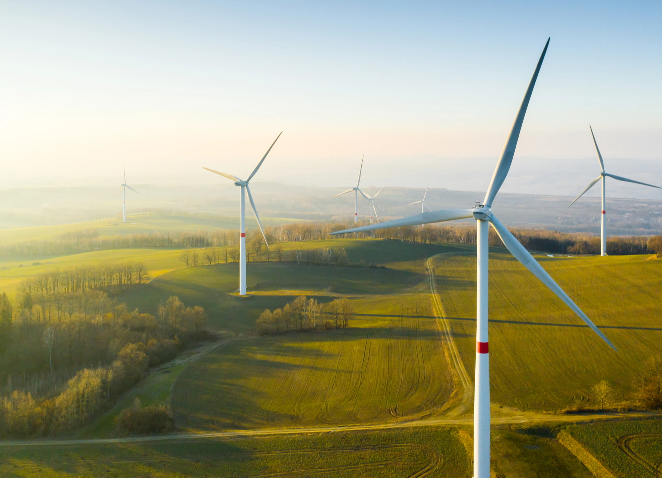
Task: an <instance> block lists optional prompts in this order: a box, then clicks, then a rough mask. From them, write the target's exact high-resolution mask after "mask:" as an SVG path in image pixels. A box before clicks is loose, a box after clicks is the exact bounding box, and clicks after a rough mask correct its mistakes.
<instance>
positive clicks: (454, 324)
mask: <svg viewBox="0 0 662 478" xmlns="http://www.w3.org/2000/svg"><path fill="white" fill-rule="evenodd" d="M152 219H153V218H152ZM168 220H169V219H168ZM135 222H138V221H135ZM153 226H154V227H157V225H156V223H155V224H153ZM162 226H163V227H164V228H166V229H167V228H169V225H168V223H167V221H166V222H164V223H163V224H162ZM108 227H111V226H108ZM112 227H120V226H112ZM122 227H124V226H122ZM128 227H131V226H128ZM150 227H151V226H150ZM159 227H160V226H159ZM181 227H182V228H183V229H181V230H186V229H187V228H186V226H185V225H182V226H181ZM210 227H213V226H210ZM170 229H171V230H177V229H176V228H170ZM189 229H190V228H189ZM61 232H62V231H60V232H59V233H61ZM16 234H17V235H15V236H14V237H20V235H21V234H24V235H25V234H27V232H25V231H24V232H16ZM30 234H32V233H30ZM102 234H105V232H104V233H102ZM109 234H110V233H109ZM5 237H9V236H2V235H1V234H0V240H2V241H4V240H5ZM279 247H280V248H281V249H282V250H284V251H289V250H291V249H318V248H322V247H343V248H345V249H346V250H347V255H348V259H349V261H350V263H351V264H353V265H352V266H343V267H336V266H332V267H329V266H321V265H311V264H300V265H298V264H296V263H293V262H275V260H276V258H277V256H276V254H272V255H271V261H272V262H256V263H249V264H248V289H249V295H248V296H247V297H239V296H237V295H236V294H235V291H236V289H237V282H238V267H237V264H236V263H230V264H218V265H213V266H198V267H188V268H187V267H184V264H183V263H182V262H181V261H180V260H179V255H180V254H181V250H156V249H122V250H112V251H99V252H93V253H86V254H76V255H71V256H65V257H58V258H53V259H47V260H43V261H33V262H39V264H33V263H32V262H30V263H27V262H24V263H21V262H5V263H2V264H0V290H2V291H7V292H9V293H10V294H12V293H14V292H16V290H17V287H18V284H19V283H20V281H21V280H23V279H24V278H26V277H31V276H34V275H36V274H40V273H43V272H47V271H50V270H54V269H66V268H69V267H77V266H86V265H95V264H99V263H103V262H124V261H135V262H142V263H144V264H145V265H146V266H147V268H148V270H149V271H150V276H151V277H150V279H151V280H150V282H149V283H147V284H142V285H137V286H132V287H130V288H127V289H126V290H124V291H122V292H121V293H119V294H118V295H114V299H116V300H117V301H119V302H126V303H127V305H128V306H129V307H130V308H134V307H138V308H140V309H141V310H143V311H148V312H152V313H155V312H156V307H157V306H158V304H159V303H161V302H165V300H166V299H167V298H168V297H169V296H171V295H177V296H179V297H180V299H181V300H182V301H183V302H184V303H185V304H186V305H202V306H203V307H204V308H205V310H207V312H208V315H209V319H210V320H209V327H210V328H212V329H215V330H226V331H230V332H235V333H238V335H237V336H236V339H235V340H232V341H229V342H228V343H226V344H224V345H223V346H221V347H219V348H217V349H215V350H213V351H212V352H210V353H209V354H207V355H204V356H203V357H201V358H199V359H198V360H195V361H191V362H190V363H188V362H186V363H181V362H180V363H174V364H170V365H169V366H168V368H167V369H165V370H163V371H161V372H155V373H153V374H152V375H150V376H149V378H148V379H146V380H145V381H144V382H143V383H141V384H140V385H139V386H138V387H137V388H135V389H134V390H132V391H130V392H129V393H127V394H126V395H125V396H124V397H122V398H121V400H120V401H119V402H118V404H117V405H116V406H115V407H114V408H113V409H112V410H110V411H109V412H108V413H107V414H105V415H103V416H102V417H99V418H98V419H97V420H96V421H94V422H93V423H92V424H90V425H89V426H88V427H87V428H86V429H84V430H82V431H81V432H79V433H78V434H77V436H78V437H80V438H87V437H89V438H91V437H101V436H103V437H107V436H109V435H111V434H112V428H113V419H114V417H115V416H117V414H118V413H119V411H120V410H121V409H123V408H125V407H127V406H129V405H130V404H131V402H132V400H133V399H134V397H140V398H141V400H143V403H144V404H150V403H161V402H166V403H171V405H172V407H173V411H174V414H175V420H176V424H177V425H178V426H179V427H180V429H182V430H189V431H217V430H236V429H239V430H245V433H246V434H247V435H250V434H251V433H253V432H254V431H256V430H261V429H271V430H277V429H288V430H293V429H295V428H298V427H314V426H318V425H319V426H333V427H338V426H343V425H359V426H363V425H366V424H372V425H382V424H383V425H384V426H389V425H402V424H403V423H406V422H407V421H409V420H413V419H416V420H427V419H436V420H439V419H444V420H445V419H456V418H457V419H462V420H468V419H470V412H471V410H470V408H469V409H467V408H463V407H462V406H461V404H462V402H461V398H462V394H463V388H462V387H461V385H460V381H459V377H458V375H457V370H455V369H456V367H453V366H452V365H451V363H452V361H451V349H450V347H449V345H450V344H448V343H446V342H445V340H447V339H446V336H445V335H443V334H442V333H441V329H442V328H443V327H442V325H443V323H442V322H441V321H439V320H437V318H436V317H435V312H434V311H433V309H432V301H431V299H432V296H431V294H430V283H429V277H428V274H427V271H426V262H427V259H428V258H430V257H432V261H431V263H432V265H433V269H434V274H435V283H436V287H437V292H438V294H439V298H440V302H441V307H442V309H443V311H442V312H443V315H444V316H445V320H446V323H447V324H448V325H449V327H450V330H451V331H452V335H453V340H454V342H455V344H456V345H457V348H458V350H459V355H460V357H461V359H462V362H463V364H464V366H465V368H466V370H467V371H468V372H469V375H470V376H472V375H473V364H474V354H475V300H476V289H475V283H476V282H475V281H476V279H475V274H476V269H475V247H474V246H465V245H451V244H442V245H421V244H411V243H403V242H397V241H382V240H370V239H332V240H326V241H311V242H296V243H283V244H279ZM537 259H538V260H539V261H541V262H542V265H543V267H544V268H545V269H546V270H547V271H548V272H549V273H550V275H552V277H553V278H554V279H555V280H556V281H557V282H558V283H559V285H561V287H563V288H564V289H565V290H566V291H567V292H568V294H569V295H570V296H571V298H572V299H573V300H574V301H575V302H576V303H577V304H578V305H579V306H580V307H581V308H582V309H583V310H584V311H585V312H586V313H587V315H588V316H589V317H591V319H592V320H593V321H594V322H595V323H596V324H597V325H598V326H599V327H601V328H602V330H603V331H604V332H605V333H606V334H607V335H608V336H609V338H610V339H611V340H612V341H613V343H614V344H615V345H616V347H617V348H618V349H619V351H618V352H617V353H616V352H613V351H611V350H610V349H609V348H608V347H607V346H606V345H605V344H603V343H602V342H601V341H600V339H599V338H598V337H596V336H595V335H594V334H593V333H592V332H591V331H590V329H588V328H587V327H585V326H584V325H583V324H582V322H581V321H580V319H579V318H578V317H576V316H574V314H573V313H572V312H571V311H570V310H569V309H567V307H566V306H565V305H564V304H563V303H562V302H561V301H560V300H559V299H557V298H556V297H555V296H554V295H553V294H552V293H551V292H549V291H548V290H547V289H546V288H545V287H544V286H543V285H542V284H541V283H539V282H538V281H537V279H535V278H534V277H533V276H532V275H531V274H530V273H529V272H528V271H527V270H526V269H525V268H524V267H522V266H521V265H520V264H519V263H517V262H516V261H515V260H514V259H513V258H512V257H511V256H510V255H509V254H508V253H507V252H506V251H505V250H503V249H500V248H495V249H493V250H492V251H491V255H490V342H491V343H490V356H491V360H490V362H491V385H492V400H493V403H494V408H493V409H494V411H495V416H496V417H500V416H513V414H517V413H519V412H518V411H517V410H522V411H524V413H523V416H525V417H526V418H527V419H529V420H538V421H539V420H543V421H544V418H542V417H543V415H541V414H536V413H533V412H541V411H558V410H560V409H563V408H565V407H568V406H573V405H577V404H582V405H586V406H589V407H591V406H595V405H594V401H593V397H592V394H591V390H590V389H591V387H592V386H593V385H595V384H596V383H597V382H598V381H600V380H602V379H606V380H608V381H609V382H610V383H611V384H612V386H613V387H614V389H615V393H614V396H613V397H612V404H616V405H618V404H619V403H622V402H623V403H624V402H626V401H627V400H630V399H631V390H632V381H633V378H634V376H635V374H636V373H637V372H638V371H639V370H640V368H641V366H642V364H643V363H644V362H645V361H646V360H647V359H648V358H649V357H650V356H652V355H656V354H662V325H661V323H660V318H661V317H662V288H661V286H662V260H656V259H652V258H650V257H649V256H611V257H604V258H601V257H575V258H559V257H555V258H549V257H546V256H541V257H537ZM298 295H307V296H309V297H315V298H316V299H317V300H318V301H320V302H326V301H330V300H333V299H334V298H337V297H341V296H345V297H348V298H349V299H350V301H351V302H352V304H353V305H354V308H355V312H356V317H355V318H354V319H353V320H352V321H351V322H350V328H349V329H344V330H333V331H326V332H311V333H290V334H286V335H281V336H270V337H254V336H251V334H252V333H253V331H254V325H255V321H256V320H257V318H258V317H259V315H260V313H261V312H262V311H263V310H264V309H266V308H268V309H275V308H277V307H282V306H283V305H285V304H286V303H287V302H290V301H292V300H293V299H294V298H295V297H296V296H298ZM470 378H471V377H470ZM470 385H471V384H470ZM469 398H470V397H469ZM500 406H504V407H505V408H504V409H503V412H501V409H500V408H499V407H500ZM508 414H510V415H508ZM548 416H549V415H548ZM463 423H464V422H463ZM610 423H614V424H615V423H618V422H605V423H603V424H601V425H600V427H602V428H600V430H602V431H601V432H600V434H597V435H595V436H592V435H591V434H590V433H589V432H588V431H587V430H597V429H598V428H590V427H588V428H581V427H578V428H573V429H571V430H570V432H571V435H572V436H573V437H575V438H576V439H577V440H578V441H580V442H581V443H583V444H584V446H585V447H586V448H587V449H590V450H592V451H591V452H590V454H593V455H595V456H597V457H598V458H599V460H601V461H602V462H604V463H607V462H608V461H609V460H607V459H606V458H604V457H602V455H600V454H601V453H602V454H605V456H606V455H610V454H612V453H616V452H618V450H622V447H621V448H619V446H620V445H618V446H617V445H614V443H617V441H618V440H619V439H620V437H621V436H625V435H623V434H622V433H621V432H620V431H618V430H620V428H618V427H616V425H613V426H612V425H611V424H610ZM624 423H630V422H624ZM407 426H409V424H407ZM619 426H623V427H626V428H627V426H629V427H631V428H632V427H634V428H632V430H634V432H633V433H634V434H637V433H639V434H646V433H649V434H652V435H650V436H648V438H645V439H644V438H642V439H641V440H639V439H633V440H630V441H628V443H629V445H628V446H630V449H631V450H635V451H634V452H633V453H635V454H638V455H641V456H644V455H645V456H646V457H648V458H646V460H648V461H649V462H650V463H652V464H653V466H658V467H659V463H660V459H659V457H658V454H659V453H658V452H659V450H658V445H659V443H660V439H659V437H660V436H662V435H660V434H659V431H656V430H657V429H655V430H653V428H655V427H656V426H658V425H646V426H647V427H648V428H651V427H653V428H651V430H653V431H650V430H648V428H646V430H644V429H643V428H642V429H641V430H639V428H637V429H636V430H635V428H636V426H635V425H625V424H623V425H619ZM637 426H639V425H637ZM642 426H643V425H642ZM640 428H641V427H640ZM558 430H559V429H556V428H555V429H554V430H552V431H549V430H547V431H545V432H544V433H542V434H540V433H538V432H537V431H536V430H535V429H534V430H533V431H531V430H522V429H519V428H517V427H515V426H514V425H512V426H506V425H502V426H501V427H499V426H495V429H494V434H493V452H494V459H493V464H494V471H495V473H497V476H522V477H524V476H526V477H528V476H550V477H552V476H577V477H586V476H591V472H590V471H588V469H587V468H586V467H585V466H584V465H582V463H581V460H580V459H579V458H577V457H576V456H574V455H573V453H572V452H571V451H569V450H568V449H566V448H565V447H564V446H563V445H562V444H560V443H559V441H557V440H556V439H555V437H556V433H557V432H558ZM611 430H614V431H613V433H612V431H611ZM623 430H625V428H624V429H623ZM628 430H629V428H628ZM625 431H627V430H625ZM625 431H624V432H623V433H625ZM603 432H604V434H607V436H608V437H611V438H609V439H608V440H607V441H604V440H603V441H600V440H602V438H600V437H601V436H602V435H601V434H602V433H603ZM610 433H611V435H610ZM637 436H639V435H637ZM641 436H643V435H641ZM467 437H469V438H467ZM614 440H616V442H615V441H614ZM469 442H470V434H467V433H466V431H465V432H462V431H458V430H457V429H452V428H447V429H443V428H437V427H429V426H427V427H421V428H416V429H398V430H393V431H374V430H373V431H358V430H355V431H353V432H349V431H348V432H342V433H333V434H328V435H302V436H296V437H289V438H287V437H275V436H272V437H268V438H266V437H265V438H257V437H250V438H244V439H233V440H227V439H225V440H222V439H220V438H219V439H211V438H207V439H200V440H181V441H167V442H166V441H164V442H144V443H138V442H127V443H115V444H108V445H94V444H89V445H67V446H57V447H54V448H53V449H52V450H49V451H48V452H46V451H45V449H43V448H28V447H22V446H16V447H4V448H0V474H2V475H3V476H4V475H6V476H98V475H100V474H101V475H105V476H127V475H141V474H142V475H145V476H205V474H207V475H215V476H226V475H227V476H289V475H296V474H303V475H305V476H328V475H338V476H350V475H351V476H377V475H378V476H458V477H465V476H467V477H468V476H471V474H470V463H469V461H468V458H467V452H466V450H471V446H470V443H469ZM610 446H611V448H609V447H610ZM612 448H613V450H612ZM616 448H618V450H616ZM614 450H615V451H614ZM619 453H621V454H623V456H626V457H628V456H630V455H628V454H627V453H626V454H624V453H623V452H622V451H621V452H619ZM649 455H650V456H649ZM610 456H611V455H610ZM627 459H631V456H630V458H627ZM619 460H621V461H620V462H618V463H617V461H618V460H616V461H613V463H612V462H609V463H611V464H609V463H607V465H605V466H607V467H608V468H609V469H610V470H611V472H613V474H614V476H647V475H645V474H641V475H632V474H627V473H631V472H630V471H627V470H630V468H628V466H630V467H635V465H636V466H640V465H641V463H642V462H641V461H637V460H634V461H633V463H635V465H632V464H630V465H624V464H623V463H625V462H623V460H622V459H620V458H619ZM626 461H627V460H626ZM628 463H629V462H628ZM656 464H657V465H656ZM641 466H644V469H645V468H646V465H645V464H644V465H641ZM619 467H620V468H619ZM632 469H634V468H632ZM619 470H626V472H622V471H619ZM388 473H390V475H389V474H388ZM619 473H621V474H619ZM642 473H643V472H642ZM650 476H656V475H655V474H651V475H650Z"/></svg>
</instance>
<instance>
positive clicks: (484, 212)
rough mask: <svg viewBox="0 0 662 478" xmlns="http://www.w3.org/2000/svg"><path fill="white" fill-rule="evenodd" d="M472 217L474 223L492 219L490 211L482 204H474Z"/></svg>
mask: <svg viewBox="0 0 662 478" xmlns="http://www.w3.org/2000/svg"><path fill="white" fill-rule="evenodd" d="M473 215H474V219H475V220H476V221H489V220H490V219H492V210H491V209H490V208H489V207H485V206H483V205H482V204H476V205H475V206H474V207H473Z"/></svg>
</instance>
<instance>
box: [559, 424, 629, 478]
mask: <svg viewBox="0 0 662 478" xmlns="http://www.w3.org/2000/svg"><path fill="white" fill-rule="evenodd" d="M557 438H558V440H559V443H560V444H561V445H563V446H564V447H565V448H566V449H567V450H568V451H569V452H570V453H572V454H573V455H574V456H575V458H577V459H578V460H579V461H581V462H582V464H583V465H584V466H585V467H586V468H588V470H589V471H590V472H591V473H593V476H597V477H598V478H616V475H614V474H613V473H612V472H611V471H609V470H608V469H607V468H606V467H605V466H604V465H603V464H602V462H601V461H600V460H598V459H597V458H596V457H595V455H593V453H591V452H590V451H589V450H588V449H587V448H586V447H585V446H584V445H582V444H581V443H579V442H578V441H577V440H576V439H575V438H574V437H573V436H572V435H570V433H568V432H567V431H562V432H560V433H559V434H558V437H557Z"/></svg>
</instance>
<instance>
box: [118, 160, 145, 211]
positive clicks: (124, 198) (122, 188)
mask: <svg viewBox="0 0 662 478" xmlns="http://www.w3.org/2000/svg"><path fill="white" fill-rule="evenodd" d="M121 186H122V187H121V188H120V190H119V192H118V193H117V196H119V195H120V193H121V192H123V193H124V195H123V196H122V222H126V190H127V188H128V189H130V190H131V191H133V192H134V193H137V194H140V193H139V192H138V191H136V190H135V189H133V188H132V187H131V186H129V185H128V184H126V167H124V182H123V183H122V184H121Z"/></svg>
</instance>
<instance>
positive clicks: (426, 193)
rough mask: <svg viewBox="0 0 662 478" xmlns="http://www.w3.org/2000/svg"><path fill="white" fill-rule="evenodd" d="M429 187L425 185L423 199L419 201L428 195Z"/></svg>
mask: <svg viewBox="0 0 662 478" xmlns="http://www.w3.org/2000/svg"><path fill="white" fill-rule="evenodd" d="M429 187H430V186H429V185H428V186H426V187H425V193H424V194H423V201H421V202H424V201H425V197H426V196H427V195H428V188H429Z"/></svg>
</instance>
